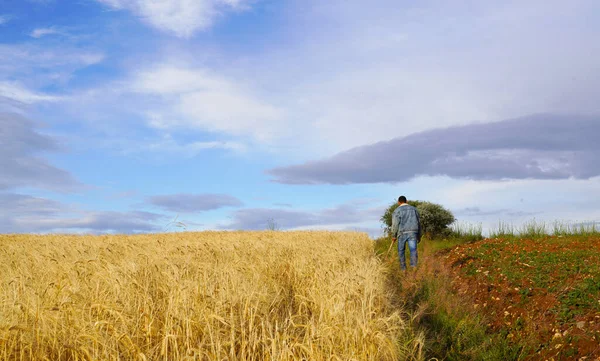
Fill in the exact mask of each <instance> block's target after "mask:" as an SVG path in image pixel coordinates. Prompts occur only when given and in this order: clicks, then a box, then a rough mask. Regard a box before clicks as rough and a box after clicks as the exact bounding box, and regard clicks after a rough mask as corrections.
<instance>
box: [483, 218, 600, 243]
mask: <svg viewBox="0 0 600 361" xmlns="http://www.w3.org/2000/svg"><path fill="white" fill-rule="evenodd" d="M597 235H600V225H599V224H598V223H597V222H579V223H572V222H571V223H569V222H563V221H554V222H552V223H547V222H544V221H537V220H535V219H532V220H530V221H528V222H525V223H524V224H522V225H521V226H515V225H513V224H512V223H508V222H504V221H500V222H498V224H497V225H496V226H495V227H494V228H492V229H491V230H490V231H489V238H503V239H507V238H529V239H535V238H543V237H548V236H562V237H569V236H597Z"/></svg>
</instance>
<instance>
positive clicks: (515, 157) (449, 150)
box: [267, 114, 600, 184]
mask: <svg viewBox="0 0 600 361" xmlns="http://www.w3.org/2000/svg"><path fill="white" fill-rule="evenodd" d="M599 134H600V116H579V115H571V116H569V115H556V114H541V115H532V116H527V117H522V118H517V119H510V120H504V121H499V122H494V123H484V124H470V125H464V126H455V127H449V128H442V129H435V130H429V131H425V132H421V133H416V134H413V135H410V136H406V137H400V138H395V139H392V140H390V141H385V142H379V143H375V144H372V145H367V146H362V147H357V148H353V149H350V150H348V151H345V152H341V153H338V154H336V155H334V156H332V157H330V158H327V159H324V160H318V161H311V162H307V163H304V164H301V165H293V166H287V167H279V168H274V169H271V170H269V171H268V172H267V173H268V174H270V175H272V176H274V177H275V179H274V180H275V181H276V182H279V183H287V184H321V183H328V184H349V183H396V182H403V181H408V180H410V179H412V178H414V177H417V176H420V175H423V176H439V175H445V176H449V177H453V178H467V179H476V180H499V179H565V178H578V179H588V178H591V177H594V176H598V175H600V163H598V162H597V159H598V157H600V142H598V140H597V138H598V135H599Z"/></svg>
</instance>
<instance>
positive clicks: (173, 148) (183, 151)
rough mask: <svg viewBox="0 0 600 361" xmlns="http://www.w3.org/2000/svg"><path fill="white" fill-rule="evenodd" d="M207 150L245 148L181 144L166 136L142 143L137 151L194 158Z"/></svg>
mask: <svg viewBox="0 0 600 361" xmlns="http://www.w3.org/2000/svg"><path fill="white" fill-rule="evenodd" d="M209 149H224V150H231V151H236V152H243V151H245V150H246V146H244V144H242V143H239V142H234V141H204V142H191V143H184V144H181V143H178V142H177V141H176V140H175V139H173V137H172V136H171V135H169V134H167V135H165V136H163V138H162V139H161V140H159V141H154V142H150V143H144V145H142V146H141V148H138V150H141V151H148V152H159V153H161V154H163V155H166V154H176V155H183V156H186V157H194V156H196V155H198V154H200V153H201V152H203V151H205V150H209Z"/></svg>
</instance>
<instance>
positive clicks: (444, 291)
mask: <svg viewBox="0 0 600 361" xmlns="http://www.w3.org/2000/svg"><path fill="white" fill-rule="evenodd" d="M464 229H465V228H462V231H461V232H462V234H463V235H466V236H465V237H458V236H456V234H455V235H454V236H453V237H451V238H447V239H442V240H429V239H423V241H422V242H421V243H420V244H419V246H418V250H419V257H420V260H419V269H418V270H417V272H416V273H408V274H405V273H402V272H400V271H399V268H398V266H397V263H398V259H397V251H396V247H395V246H393V247H392V250H391V251H390V252H389V253H388V249H390V244H391V239H389V238H380V239H378V240H377V241H376V242H375V252H376V253H377V254H378V255H379V256H380V257H381V259H382V260H383V261H384V263H386V264H387V265H388V267H389V270H390V272H389V275H388V284H389V287H390V289H391V291H392V292H393V293H395V295H396V297H395V298H396V299H398V300H402V305H401V307H402V308H403V309H404V310H406V312H407V313H408V316H407V319H408V320H409V321H410V322H411V327H410V329H412V330H414V331H413V332H415V333H422V334H424V335H425V339H426V342H425V345H424V353H425V354H424V356H425V359H428V360H436V359H437V360H448V361H459V360H461V361H462V360H466V361H469V360H473V361H485V360H490V361H492V360H517V359H518V358H519V355H520V354H521V353H522V352H523V347H522V346H521V345H519V344H517V343H514V342H511V341H509V340H508V339H507V338H506V334H494V333H491V332H490V330H489V328H488V327H487V321H486V320H485V318H484V317H482V316H481V315H479V314H477V313H475V312H473V310H472V309H471V308H468V307H466V306H467V305H466V304H465V303H464V300H463V299H462V298H461V297H460V296H459V295H456V294H455V293H454V292H453V291H452V289H451V279H450V278H449V276H448V274H446V273H445V272H444V270H443V266H442V265H441V264H440V263H439V262H437V261H436V260H435V259H436V258H435V257H434V255H435V254H438V255H439V254H443V253H445V252H447V251H448V250H450V249H452V248H453V247H455V246H457V245H460V244H465V243H472V242H473V241H474V240H477V239H479V238H480V236H479V229H480V228H471V230H473V231H470V230H469V231H467V232H465V231H464ZM457 233H458V232H457ZM407 257H408V255H407ZM411 277H412V278H414V279H415V280H416V281H417V282H412V283H411V282H410V281H407V278H408V279H411ZM407 282H409V283H407Z"/></svg>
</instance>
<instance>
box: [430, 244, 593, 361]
mask: <svg viewBox="0 0 600 361" xmlns="http://www.w3.org/2000/svg"><path fill="white" fill-rule="evenodd" d="M599 251H600V238H597V237H596V238H589V237H547V238H544V239H535V240H531V239H506V240H503V239H487V240H483V241H481V242H477V243H471V244H466V245H462V246H458V247H456V248H454V249H452V251H450V252H448V253H446V254H440V255H438V257H439V258H440V259H441V260H442V262H443V263H444V264H445V265H446V267H447V268H448V269H450V272H451V273H452V275H453V278H452V279H453V281H452V285H453V288H454V289H455V291H456V292H457V293H458V294H460V295H464V300H465V302H470V303H471V304H472V306H471V307H473V309H477V310H478V311H480V312H482V313H483V314H484V315H485V316H486V318H487V319H488V320H489V327H490V328H491V329H492V330H494V331H495V332H499V333H502V334H505V335H506V337H507V339H514V340H515V341H516V340H519V342H522V341H525V343H526V344H527V345H528V347H527V349H526V352H525V354H526V355H525V356H524V357H523V359H525V360H551V359H554V360H597V359H600V252H599Z"/></svg>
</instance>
